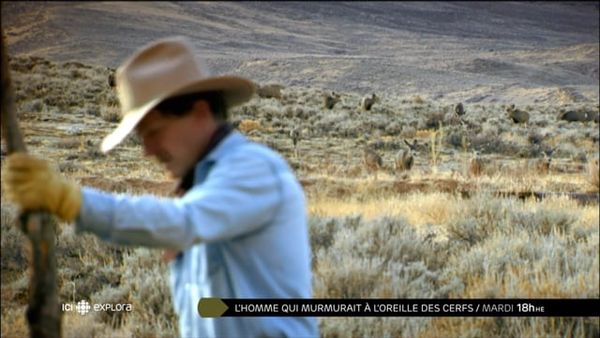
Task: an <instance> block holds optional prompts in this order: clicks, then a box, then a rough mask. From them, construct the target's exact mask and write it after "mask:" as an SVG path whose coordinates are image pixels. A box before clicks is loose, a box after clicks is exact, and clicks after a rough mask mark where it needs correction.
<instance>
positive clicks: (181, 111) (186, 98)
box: [154, 91, 227, 121]
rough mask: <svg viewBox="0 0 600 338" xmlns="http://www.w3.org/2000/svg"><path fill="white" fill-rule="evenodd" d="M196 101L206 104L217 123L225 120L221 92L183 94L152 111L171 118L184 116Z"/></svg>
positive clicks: (224, 106) (164, 102) (167, 100)
mask: <svg viewBox="0 0 600 338" xmlns="http://www.w3.org/2000/svg"><path fill="white" fill-rule="evenodd" d="M198 100H204V101H206V102H208V106H209V107H210V110H211V111H212V113H213V116H214V117H215V119H217V120H218V121H226V120H227V106H226V105H225V99H224V97H223V93H222V92H221V91H210V92H200V93H191V94H184V95H179V96H174V97H170V98H168V99H166V100H164V101H162V102H161V103H159V104H158V105H157V106H156V107H155V108H154V109H156V110H158V111H159V112H160V113H161V114H164V115H172V116H184V115H186V114H188V113H189V112H190V110H191V109H192V106H193V105H194V103H195V102H196V101H198Z"/></svg>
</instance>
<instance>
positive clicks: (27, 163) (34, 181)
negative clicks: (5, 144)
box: [2, 153, 81, 222]
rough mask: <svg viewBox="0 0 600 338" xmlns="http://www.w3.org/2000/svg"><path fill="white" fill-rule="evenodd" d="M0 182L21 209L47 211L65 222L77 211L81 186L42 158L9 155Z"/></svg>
mask: <svg viewBox="0 0 600 338" xmlns="http://www.w3.org/2000/svg"><path fill="white" fill-rule="evenodd" d="M2 183H3V184H4V191H5V193H6V195H7V197H8V199H9V200H11V201H13V202H15V203H17V204H19V205H20V206H21V208H23V210H26V211H29V210H37V209H43V210H47V211H49V212H50V213H52V214H54V215H56V216H58V217H59V218H61V219H62V220H63V221H67V222H72V221H73V220H75V218H76V217H77V215H78V214H79V208H80V207H81V189H80V188H79V186H78V185H77V184H75V183H73V182H70V181H68V180H66V179H65V178H64V177H63V176H62V175H61V174H60V173H58V172H56V171H55V170H54V169H52V168H51V167H50V165H49V164H48V162H46V161H45V160H42V159H39V158H36V157H34V156H31V155H27V154H25V153H14V154H12V155H10V156H8V158H7V159H6V166H5V168H4V170H2Z"/></svg>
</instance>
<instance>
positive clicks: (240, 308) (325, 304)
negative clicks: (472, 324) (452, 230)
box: [222, 299, 600, 317]
mask: <svg viewBox="0 0 600 338" xmlns="http://www.w3.org/2000/svg"><path fill="white" fill-rule="evenodd" d="M222 301H223V302H224V303H225V304H226V305H227V307H228V308H227V310H226V311H225V312H224V313H223V315H222V316H223V317H242V316H249V317H258V316H260V317H270V316H272V317H296V316H299V317H305V316H307V317H355V316H356V317H598V316H600V311H599V309H600V304H599V299H222ZM367 306H368V307H367Z"/></svg>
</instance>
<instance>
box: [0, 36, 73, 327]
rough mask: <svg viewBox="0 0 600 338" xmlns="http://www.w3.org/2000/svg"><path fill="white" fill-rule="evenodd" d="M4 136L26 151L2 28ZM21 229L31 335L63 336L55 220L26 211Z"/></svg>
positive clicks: (9, 143) (9, 145)
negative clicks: (26, 262) (27, 254)
mask: <svg viewBox="0 0 600 338" xmlns="http://www.w3.org/2000/svg"><path fill="white" fill-rule="evenodd" d="M1 115H2V136H3V137H4V139H5V142H6V146H7V148H8V153H9V154H10V153H13V152H25V151H26V148H25V142H24V141H23V136H22V134H21V130H20V129H19V124H18V122H17V118H16V109H15V99H14V90H13V87H12V82H11V79H10V73H9V66H8V56H7V51H6V43H5V41H4V31H2V114H1ZM19 220H20V223H21V229H22V230H23V232H25V234H26V235H27V237H29V240H30V244H31V250H30V252H31V256H30V267H31V269H30V274H31V275H30V280H29V306H28V307H27V322H28V323H29V336H30V337H35V338H37V337H43V338H58V337H61V317H62V312H61V309H60V305H59V303H58V286H57V282H56V281H57V279H56V255H55V253H54V249H55V243H54V236H55V224H56V223H55V221H54V220H53V219H52V217H50V216H49V215H48V213H46V212H41V211H36V212H27V213H23V214H22V215H21V216H20V217H19Z"/></svg>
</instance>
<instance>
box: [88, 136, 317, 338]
mask: <svg viewBox="0 0 600 338" xmlns="http://www.w3.org/2000/svg"><path fill="white" fill-rule="evenodd" d="M194 170H195V176H194V186H193V187H192V189H190V190H189V191H188V192H187V193H186V194H185V195H184V196H182V197H181V198H175V199H170V198H159V197H156V196H129V195H123V194H119V195H117V194H110V193H106V192H102V191H99V190H96V189H93V188H89V187H84V188H82V196H83V198H82V200H83V201H82V207H81V211H80V214H79V216H78V218H77V220H76V229H77V231H78V232H92V233H94V234H96V235H97V236H99V237H100V238H102V239H104V240H106V241H110V242H113V243H120V244H127V245H142V246H148V247H162V248H169V249H176V250H181V251H182V252H183V254H182V255H180V257H179V258H177V259H176V260H174V261H173V262H171V263H170V269H171V290H172V296H173V303H174V306H175V311H176V313H177V314H178V316H179V330H180V335H181V337H264V336H269V337H284V336H285V337H314V336H318V327H317V321H316V319H315V318H314V317H295V318H293V317H219V318H202V317H200V315H199V314H198V310H197V306H198V301H199V300H200V298H202V297H219V298H310V297H312V293H311V270H310V255H311V253H310V244H309V239H308V228H307V219H306V205H305V199H304V193H303V191H302V188H301V186H300V184H299V183H298V180H297V179H296V177H295V176H294V174H293V173H292V172H291V170H290V168H289V166H288V165H287V163H286V162H285V161H284V160H283V159H282V158H281V157H280V156H279V155H277V154H276V153H275V152H273V151H272V150H270V149H269V148H267V147H265V146H263V145H260V144H257V143H254V142H250V141H249V140H247V139H246V138H245V137H244V136H243V135H241V134H240V133H239V132H237V131H233V132H231V133H230V134H229V135H228V136H227V137H225V138H224V139H223V140H222V141H221V143H219V144H218V145H217V146H216V147H215V148H214V149H213V150H212V151H211V152H210V153H209V154H208V155H207V156H206V157H205V158H204V159H203V160H202V161H200V162H199V163H197V165H196V167H195V169H194Z"/></svg>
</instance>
